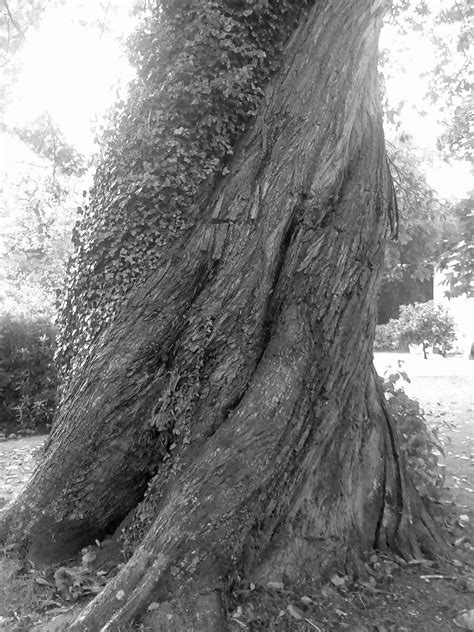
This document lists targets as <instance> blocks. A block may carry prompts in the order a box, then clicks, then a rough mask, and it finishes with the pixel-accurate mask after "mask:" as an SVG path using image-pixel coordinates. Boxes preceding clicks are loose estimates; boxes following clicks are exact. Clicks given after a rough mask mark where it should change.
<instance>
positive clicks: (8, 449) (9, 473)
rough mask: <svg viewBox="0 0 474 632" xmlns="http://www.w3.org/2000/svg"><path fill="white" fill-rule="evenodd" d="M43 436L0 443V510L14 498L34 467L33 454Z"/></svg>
mask: <svg viewBox="0 0 474 632" xmlns="http://www.w3.org/2000/svg"><path fill="white" fill-rule="evenodd" d="M45 439H46V437H45V436H39V437H26V438H24V439H13V440H11V441H2V442H1V443H0V509H1V508H2V507H4V506H5V505H6V504H7V503H8V502H9V501H10V500H11V499H12V498H14V497H15V496H16V495H17V494H18V492H19V491H20V489H21V487H22V486H23V485H24V483H25V481H27V480H28V478H29V477H30V476H31V473H32V471H33V469H34V466H35V462H36V459H35V454H36V451H37V450H38V448H39V446H41V445H42V444H43V442H44V441H45Z"/></svg>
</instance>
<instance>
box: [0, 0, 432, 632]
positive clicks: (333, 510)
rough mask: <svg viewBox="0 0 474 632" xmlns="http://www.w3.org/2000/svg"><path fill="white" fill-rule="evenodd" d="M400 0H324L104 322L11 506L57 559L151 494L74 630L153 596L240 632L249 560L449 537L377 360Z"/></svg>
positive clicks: (128, 614) (125, 614)
mask: <svg viewBox="0 0 474 632" xmlns="http://www.w3.org/2000/svg"><path fill="white" fill-rule="evenodd" d="M384 4H385V3H384V2H382V1H381V0H365V1H362V0H360V1H357V2H350V3H348V2H344V1H342V0H337V1H332V2H329V1H326V0H322V1H320V2H317V3H316V6H315V7H314V8H313V10H312V11H311V13H310V14H309V15H308V16H307V17H306V18H305V20H303V22H302V23H301V24H300V26H299V27H298V29H297V30H296V32H295V33H294V35H293V37H292V38H291V40H290V42H289V43H288V46H287V51H286V55H285V59H284V62H283V65H282V68H281V69H280V71H279V72H278V73H277V75H275V76H274V78H273V79H272V81H271V83H270V85H269V86H268V88H267V91H266V96H265V99H264V102H263V103H262V105H261V108H260V110H259V114H258V116H257V118H256V120H255V122H254V124H253V125H251V126H250V129H248V131H247V133H246V134H245V135H244V136H243V137H242V139H241V141H240V142H239V143H238V145H237V146H236V147H235V151H234V159H233V161H232V163H231V165H230V166H229V169H230V173H229V175H227V177H226V178H225V179H223V180H222V181H221V183H220V184H219V185H218V186H217V187H216V188H215V190H214V191H213V192H212V193H211V194H210V195H209V196H207V197H206V198H205V199H204V200H201V203H200V208H199V214H200V217H201V220H200V221H199V222H198V223H196V226H195V228H194V229H193V231H192V232H191V233H190V234H187V235H186V236H185V237H183V239H182V240H181V241H180V242H179V245H178V247H176V248H174V249H173V250H170V251H169V252H167V253H165V254H164V255H163V257H162V259H161V260H160V262H159V264H157V266H156V269H155V271H154V272H153V274H151V276H150V277H149V279H148V281H147V283H146V284H144V285H142V286H141V287H139V288H138V289H137V290H136V291H134V292H133V293H131V295H130V296H129V298H128V299H127V300H126V301H125V303H124V305H123V308H122V309H121V310H120V311H119V313H118V315H117V316H116V317H115V319H114V321H113V323H112V324H111V325H110V326H109V327H107V328H106V329H105V330H104V331H103V332H102V333H101V335H100V336H99V337H98V338H97V339H96V340H95V342H94V343H93V348H92V353H91V354H90V356H89V360H88V362H87V363H86V364H85V365H84V366H83V367H82V369H80V370H78V371H76V372H75V374H74V375H73V377H72V379H71V381H70V383H69V384H68V387H67V392H66V394H65V396H64V398H63V402H62V406H61V409H60V412H59V418H58V420H57V423H56V425H55V427H54V430H53V432H52V434H51V437H50V438H49V440H48V444H47V446H46V450H45V453H44V456H43V458H42V461H41V463H40V465H39V467H38V468H37V470H36V471H35V473H34V475H33V478H32V479H31V481H30V482H29V484H28V485H27V487H26V488H25V490H24V491H23V493H22V494H21V495H20V497H19V498H18V499H17V500H16V501H15V503H14V504H13V505H12V506H10V507H9V509H8V511H7V512H6V514H5V515H3V516H2V522H1V530H2V533H3V538H4V539H5V538H10V540H11V541H14V542H18V543H21V544H23V545H24V546H25V547H26V548H27V551H28V556H29V558H30V559H33V560H35V561H37V562H38V563H49V562H51V561H59V560H64V559H66V558H68V557H70V556H73V555H74V554H76V553H77V551H78V550H79V549H80V548H81V547H82V546H84V545H85V544H88V543H91V542H93V541H94V539H96V538H98V539H101V538H102V537H103V536H104V535H105V534H107V533H111V532H113V530H114V529H115V528H116V527H117V525H119V523H120V522H121V521H122V520H123V519H124V518H125V517H126V516H127V515H128V514H130V512H132V513H133V512H136V513H135V514H134V518H133V525H134V528H136V529H137V530H138V532H139V537H141V534H143V536H142V537H141V540H140V542H139V544H138V546H137V548H136V550H135V553H134V554H133V556H132V557H131V559H130V560H129V562H128V563H127V564H126V565H125V566H124V568H123V569H122V570H121V571H120V572H119V574H118V575H117V576H116V578H115V579H114V580H112V582H111V583H110V584H109V585H108V586H107V587H106V588H105V590H104V591H103V592H102V593H101V594H100V595H99V596H98V597H97V598H96V599H94V601H92V602H91V604H90V605H89V606H88V607H87V608H86V609H85V611H84V612H83V614H82V615H81V616H80V617H79V618H78V619H77V620H76V622H75V623H74V624H73V625H72V626H71V627H70V628H69V629H70V630H72V631H73V632H76V631H79V630H81V631H85V630H117V629H119V627H120V626H121V625H123V624H124V623H126V622H128V621H131V620H133V619H135V618H137V617H141V616H145V618H146V620H147V621H148V623H150V624H151V625H152V626H154V627H153V629H156V630H169V631H176V632H178V631H182V630H185V629H186V630H197V631H202V632H204V631H207V632H209V631H210V632H212V631H213V630H216V631H219V632H220V631H222V630H224V629H225V616H224V613H223V607H222V602H221V595H222V593H223V592H225V590H226V587H227V586H228V585H229V582H230V581H231V579H232V577H233V576H234V575H235V573H239V574H240V575H241V576H248V577H252V578H254V580H265V579H274V580H280V579H281V576H282V573H286V574H287V575H288V576H290V577H293V578H297V577H299V576H301V574H302V573H305V572H307V571H308V569H311V573H313V574H314V572H315V569H318V572H319V573H321V574H322V575H324V574H325V573H327V572H330V570H331V569H333V568H335V567H339V568H344V569H345V570H346V571H348V572H349V571H351V570H357V568H358V566H359V563H360V559H361V555H362V554H363V552H364V551H367V550H368V549H371V548H372V547H376V548H379V549H382V550H385V549H387V548H391V549H393V550H395V551H397V552H398V553H399V554H401V555H404V556H406V557H410V556H413V555H415V556H418V555H420V550H421V547H422V548H424V549H428V550H430V549H431V550H434V548H435V546H436V545H438V544H439V540H438V539H437V536H436V533H435V532H434V531H433V529H432V526H431V521H430V519H429V516H428V515H427V514H426V512H425V510H424V508H423V506H422V504H421V502H420V501H419V500H418V497H417V495H416V493H415V491H414V489H413V487H412V485H411V484H410V483H409V481H407V480H406V478H405V476H404V473H403V464H402V461H401V457H400V454H399V452H398V448H397V439H396V433H395V431H394V429H393V428H392V425H391V421H390V417H389V415H388V412H387V409H386V406H385V402H384V398H383V393H382V392H381V388H380V385H379V383H378V379H377V376H376V374H375V372H374V370H373V367H372V342H373V337H374V330H375V321H376V294H377V291H378V287H379V281H380V275H381V267H382V262H383V252H384V240H385V234H386V231H387V223H388V220H387V218H390V217H392V218H393V215H394V206H393V205H394V200H393V189H392V184H391V178H390V174H389V170H388V167H387V162H386V157H385V149H384V138H383V131H382V123H381V114H380V106H379V96H378V87H377V41H378V35H379V29H380V24H381V19H382V16H383V12H384ZM146 490H147V492H146V495H145V498H144V494H145V491H146ZM143 498H144V500H142V499H143ZM140 501H142V502H141V504H140V505H139V509H138V511H136V507H137V505H138V504H139V503H140ZM121 590H123V591H124V595H125V597H124V599H121V600H119V599H117V598H116V596H117V594H118V593H119V591H121ZM150 602H157V603H159V604H160V607H159V608H158V609H157V610H154V611H153V612H151V613H148V614H146V615H144V613H146V608H147V606H148V604H149V603H150Z"/></svg>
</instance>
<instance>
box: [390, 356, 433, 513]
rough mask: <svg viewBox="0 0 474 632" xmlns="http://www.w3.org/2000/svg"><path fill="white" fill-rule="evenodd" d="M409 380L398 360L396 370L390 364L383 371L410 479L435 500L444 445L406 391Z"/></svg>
mask: <svg viewBox="0 0 474 632" xmlns="http://www.w3.org/2000/svg"><path fill="white" fill-rule="evenodd" d="M409 382H410V379H409V377H408V375H407V374H406V372H405V371H404V370H403V363H401V362H399V366H398V367H397V368H396V369H395V370H393V369H391V368H390V367H389V368H388V369H387V371H386V372H385V374H384V378H383V389H384V392H385V397H386V400H387V403H388V406H389V410H390V413H391V415H392V418H393V419H394V420H395V425H396V427H397V430H398V435H399V438H400V447H401V451H402V453H403V455H404V457H405V461H406V465H407V468H408V472H409V474H410V476H411V478H412V481H413V483H414V485H415V487H416V488H417V490H418V492H419V494H420V496H421V497H422V498H424V499H426V500H429V501H434V502H438V501H439V500H440V497H441V491H442V489H443V486H444V474H445V473H444V465H443V464H441V463H440V462H439V459H440V457H441V456H443V455H444V449H443V445H442V442H441V440H440V438H439V436H438V429H437V428H429V427H428V424H427V423H426V419H425V415H424V413H423V410H422V409H421V408H420V404H419V402H418V401H416V400H415V399H412V398H411V397H408V395H407V394H406V393H405V391H404V387H403V384H404V383H405V384H406V383H409Z"/></svg>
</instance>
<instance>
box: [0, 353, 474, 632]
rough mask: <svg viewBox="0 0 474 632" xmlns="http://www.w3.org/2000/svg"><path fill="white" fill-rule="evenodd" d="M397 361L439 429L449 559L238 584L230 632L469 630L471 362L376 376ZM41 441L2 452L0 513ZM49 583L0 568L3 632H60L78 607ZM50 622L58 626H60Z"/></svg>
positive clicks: (450, 361) (473, 514) (436, 361)
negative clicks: (321, 578) (362, 573)
mask: <svg viewBox="0 0 474 632" xmlns="http://www.w3.org/2000/svg"><path fill="white" fill-rule="evenodd" d="M399 361H401V362H403V366H402V367H401V368H403V370H405V371H406V372H407V373H408V375H409V377H410V379H411V383H410V384H409V385H408V386H407V387H406V390H407V393H408V395H410V396H411V397H416V398H417V399H418V400H419V401H420V403H421V405H422V407H423V408H424V410H425V414H426V418H427V421H428V423H429V424H430V426H433V427H437V428H438V429H439V434H440V436H441V438H442V439H443V441H444V443H445V465H446V471H447V475H446V494H445V498H444V500H443V505H444V508H445V510H446V511H445V513H444V514H443V515H444V516H445V517H443V521H444V524H445V527H446V534H447V539H448V540H449V541H450V542H452V543H453V555H452V559H450V560H439V561H436V562H433V561H430V560H415V561H414V562H412V563H406V562H405V561H403V560H401V559H400V558H397V557H396V556H383V555H378V554H376V553H374V554H373V555H372V556H371V557H369V558H368V560H367V563H366V570H367V575H366V577H365V578H362V579H359V580H358V581H357V582H354V581H353V580H352V579H351V578H349V577H345V576H339V575H334V576H333V577H332V578H331V579H330V581H329V582H327V583H326V584H320V583H316V582H313V583H311V582H310V583H308V584H305V585H297V586H296V585H291V584H289V583H288V582H286V581H282V583H278V582H276V583H273V584H271V585H267V586H263V585H254V584H252V583H248V582H247V583H245V582H243V583H242V585H241V586H240V587H239V589H238V590H236V592H235V593H234V594H233V595H232V599H231V603H230V604H229V607H230V630H231V631H232V632H236V631H238V630H249V631H250V632H252V631H257V630H262V631H265V630H268V631H279V632H280V631H287V632H293V631H295V632H297V631H301V632H310V631H313V632H314V630H316V631H319V632H337V631H344V630H348V631H349V632H408V631H409V632H451V631H453V632H454V631H459V630H462V629H464V630H474V403H473V385H474V361H472V360H471V361H469V360H465V359H459V358H447V359H443V358H440V357H437V356H435V357H432V358H430V359H428V360H423V359H422V358H420V357H417V356H411V355H408V354H400V355H395V354H388V353H387V354H376V357H375V364H376V368H377V370H378V372H379V374H382V373H383V371H384V369H385V367H387V366H388V365H390V366H391V367H392V368H394V369H395V368H397V367H398V362H399ZM43 440H44V438H42V437H30V438H27V439H22V440H19V441H7V442H3V443H0V468H1V482H0V507H2V506H3V505H4V504H6V502H8V501H9V500H10V499H11V498H12V497H13V496H14V495H16V494H17V493H18V491H19V489H20V487H21V485H22V484H23V483H24V481H25V480H26V479H27V478H28V476H29V475H30V473H31V471H32V468H33V467H34V453H35V450H37V448H38V446H39V445H40V444H41V442H42V441H43ZM52 574H53V571H51V572H50V573H49V575H51V576H52ZM49 575H48V572H47V571H46V572H42V573H40V574H38V572H36V571H35V569H28V568H27V569H25V567H24V566H20V567H19V566H18V564H16V563H15V562H14V561H11V560H9V559H6V558H5V559H4V560H3V570H1V569H0V632H28V631H29V630H39V629H41V632H56V630H65V629H67V623H65V622H67V620H68V616H69V615H68V612H71V610H72V609H74V608H75V609H77V606H78V604H77V603H74V602H73V601H68V600H67V599H66V600H64V599H61V597H60V596H59V595H58V594H57V593H56V592H55V589H54V581H53V580H52V579H51V577H50V576H49ZM55 616H56V619H54V617H55ZM71 616H72V615H71ZM58 617H59V618H58ZM55 621H57V622H58V624H59V621H62V622H63V623H61V625H59V627H58V625H56V624H55ZM37 626H41V627H37ZM64 626H66V627H64ZM138 629H139V628H138ZM92 632H95V631H92ZM97 632H98V631H97ZM183 632H185V631H183ZM186 632H187V631H186Z"/></svg>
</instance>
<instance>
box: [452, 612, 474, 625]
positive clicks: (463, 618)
mask: <svg viewBox="0 0 474 632" xmlns="http://www.w3.org/2000/svg"><path fill="white" fill-rule="evenodd" d="M454 622H455V623H457V625H461V626H462V627H463V628H464V629H465V630H474V608H473V609H472V610H468V611H467V612H463V613H462V614H460V615H459V616H457V617H456V618H455V619H454Z"/></svg>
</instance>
